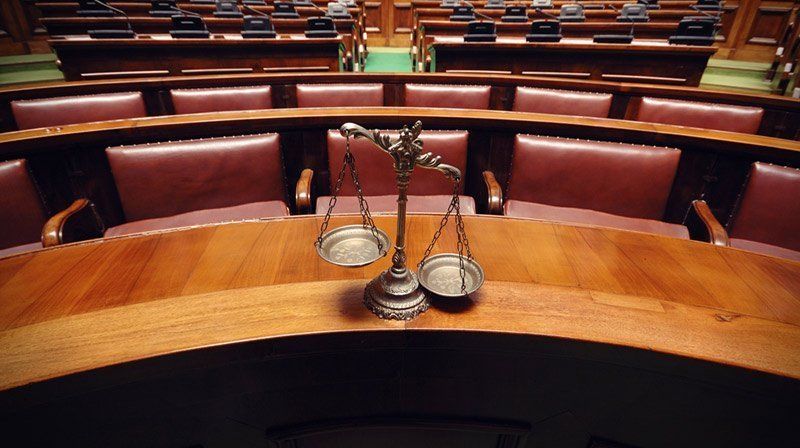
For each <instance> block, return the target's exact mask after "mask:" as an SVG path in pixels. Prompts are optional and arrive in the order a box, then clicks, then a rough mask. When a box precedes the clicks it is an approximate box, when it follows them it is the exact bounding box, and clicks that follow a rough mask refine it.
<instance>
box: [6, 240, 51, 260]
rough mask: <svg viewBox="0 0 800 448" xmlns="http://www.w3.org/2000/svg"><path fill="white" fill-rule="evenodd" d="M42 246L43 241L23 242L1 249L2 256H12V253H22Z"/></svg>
mask: <svg viewBox="0 0 800 448" xmlns="http://www.w3.org/2000/svg"><path fill="white" fill-rule="evenodd" d="M41 248H42V242H41V241H37V242H35V243H28V244H23V245H21V246H11V247H7V248H5V249H0V258H3V257H10V256H11V255H16V254H21V253H24V252H32V251H34V250H39V249H41Z"/></svg>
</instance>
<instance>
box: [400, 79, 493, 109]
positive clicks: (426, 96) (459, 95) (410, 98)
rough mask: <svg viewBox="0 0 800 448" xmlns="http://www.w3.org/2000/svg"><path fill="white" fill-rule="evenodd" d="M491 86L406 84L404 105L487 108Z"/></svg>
mask: <svg viewBox="0 0 800 448" xmlns="http://www.w3.org/2000/svg"><path fill="white" fill-rule="evenodd" d="M491 93H492V88H491V86H450V85H436V84H406V85H405V105H406V107H449V108H454V109H488V108H489V96H490V95H491Z"/></svg>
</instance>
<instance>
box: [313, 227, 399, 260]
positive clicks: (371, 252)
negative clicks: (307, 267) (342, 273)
mask: <svg viewBox="0 0 800 448" xmlns="http://www.w3.org/2000/svg"><path fill="white" fill-rule="evenodd" d="M375 230H376V231H377V232H378V238H379V239H380V240H381V244H382V245H383V252H382V253H381V252H380V251H379V250H378V242H377V241H375V236H373V235H372V231H371V230H370V229H369V228H364V226H362V225H360V224H355V225H352V226H343V227H337V228H335V229H333V230H331V231H330V232H327V233H326V234H325V235H322V241H321V242H320V244H318V245H317V253H318V254H319V256H320V257H322V259H323V260H325V261H327V262H328V263H332V264H335V265H337V266H345V267H350V268H356V267H360V266H366V265H368V264H370V263H372V262H374V261H376V260H378V259H380V258H381V257H383V256H384V255H386V253H387V252H388V251H389V247H390V243H389V235H387V234H386V232H384V231H383V230H381V229H377V228H376V229H375Z"/></svg>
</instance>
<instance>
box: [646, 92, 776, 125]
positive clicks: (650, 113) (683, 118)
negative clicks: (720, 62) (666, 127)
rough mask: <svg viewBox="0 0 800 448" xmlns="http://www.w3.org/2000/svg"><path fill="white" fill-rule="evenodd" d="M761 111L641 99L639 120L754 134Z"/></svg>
mask: <svg viewBox="0 0 800 448" xmlns="http://www.w3.org/2000/svg"><path fill="white" fill-rule="evenodd" d="M763 115H764V109H762V108H760V107H746V106H732V105H729V104H714V103H697V102H692V101H679V100H668V99H663V98H648V97H643V98H642V100H641V103H640V104H639V112H638V115H637V116H636V120H638V121H647V122H651V123H664V124H675V125H679V126H692V127H696V128H704V129H716V130H720V131H730V132H742V133H745V134H755V133H756V132H758V128H759V126H760V125H761V117H762V116H763Z"/></svg>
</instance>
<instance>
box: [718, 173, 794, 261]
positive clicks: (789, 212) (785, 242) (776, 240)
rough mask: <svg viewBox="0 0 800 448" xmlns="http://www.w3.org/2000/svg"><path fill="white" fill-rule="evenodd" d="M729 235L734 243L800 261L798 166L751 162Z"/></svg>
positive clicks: (729, 227) (744, 247) (754, 250)
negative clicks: (790, 166)
mask: <svg viewBox="0 0 800 448" xmlns="http://www.w3.org/2000/svg"><path fill="white" fill-rule="evenodd" d="M728 236H729V239H730V245H731V246H733V247H738V248H740V249H745V250H749V251H753V252H759V253H763V254H767V255H772V256H776V257H781V258H787V259H790V260H795V261H800V170H797V169H796V168H788V167H785V166H777V165H771V164H767V163H760V162H756V163H754V164H753V165H752V166H751V168H750V175H749V176H748V179H747V183H746V185H745V187H744V191H743V192H742V195H741V196H740V198H739V204H738V206H737V208H736V210H734V212H733V215H732V217H731V220H730V223H729V224H728Z"/></svg>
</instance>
